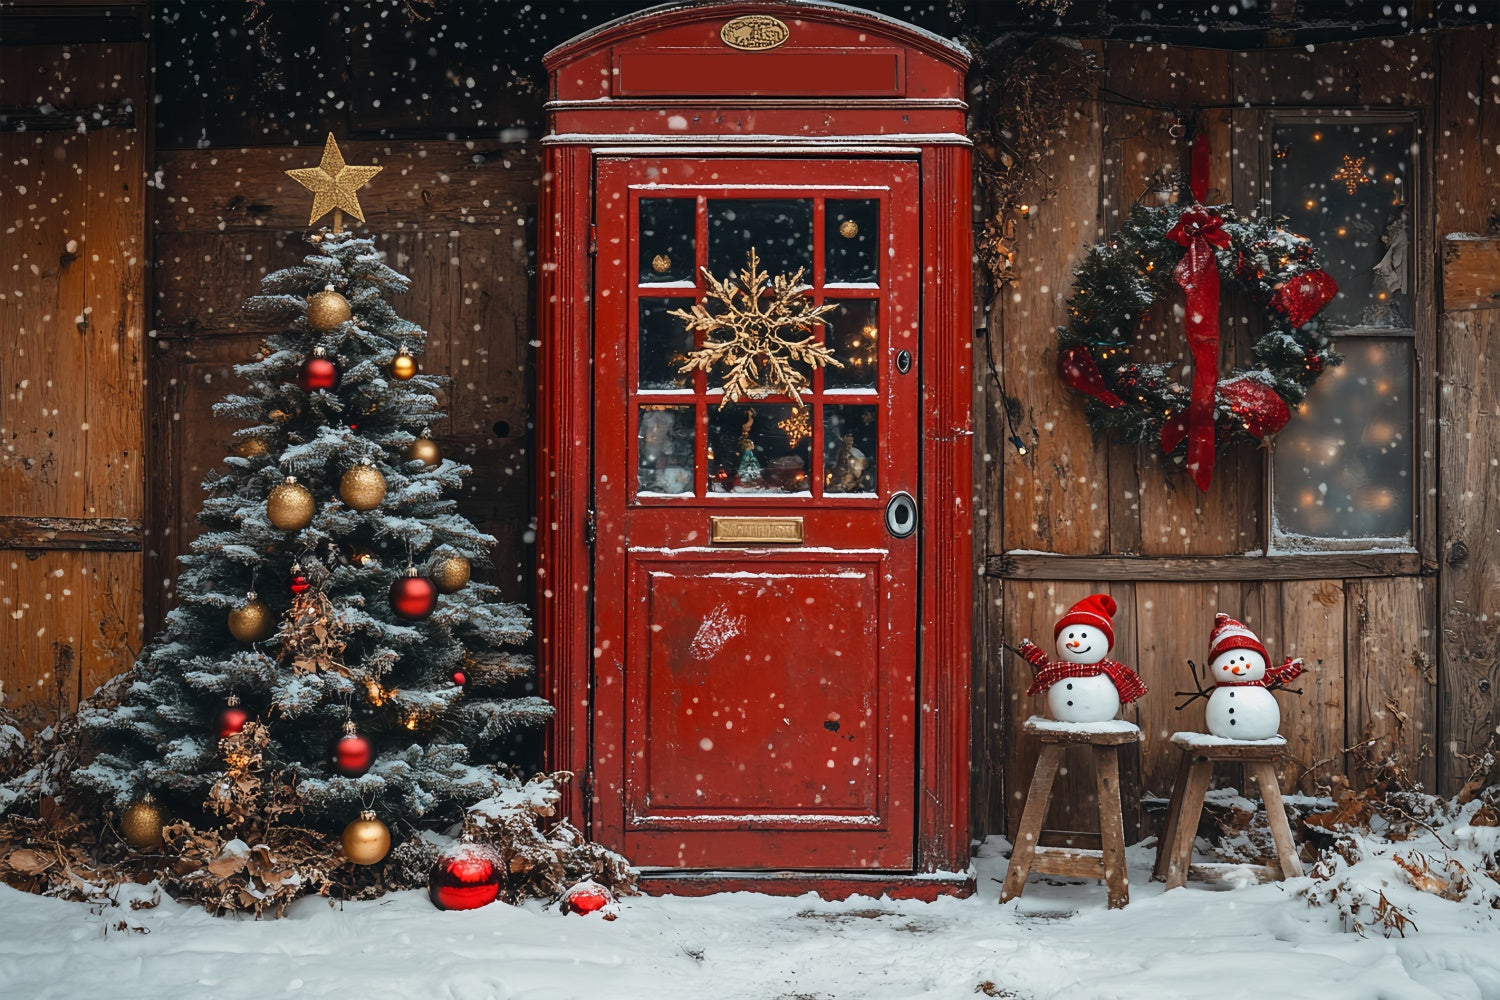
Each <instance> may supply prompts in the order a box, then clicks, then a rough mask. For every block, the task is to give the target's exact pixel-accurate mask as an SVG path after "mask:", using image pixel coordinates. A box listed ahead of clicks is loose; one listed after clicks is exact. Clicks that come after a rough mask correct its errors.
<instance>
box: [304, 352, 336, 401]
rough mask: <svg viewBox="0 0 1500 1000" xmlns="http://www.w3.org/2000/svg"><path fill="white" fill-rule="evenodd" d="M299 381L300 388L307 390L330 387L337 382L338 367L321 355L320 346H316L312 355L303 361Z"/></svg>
mask: <svg viewBox="0 0 1500 1000" xmlns="http://www.w3.org/2000/svg"><path fill="white" fill-rule="evenodd" d="M300 381H301V383H302V388H304V389H306V390H307V391H308V392H316V391H317V390H319V389H332V388H333V387H334V386H336V385H338V384H339V367H338V365H336V364H334V363H333V362H332V361H330V360H328V359H327V358H325V357H323V350H322V348H318V349H317V350H316V352H315V353H314V354H313V356H312V357H310V358H308V359H307V360H306V361H305V362H303V364H302V378H301V380H300Z"/></svg>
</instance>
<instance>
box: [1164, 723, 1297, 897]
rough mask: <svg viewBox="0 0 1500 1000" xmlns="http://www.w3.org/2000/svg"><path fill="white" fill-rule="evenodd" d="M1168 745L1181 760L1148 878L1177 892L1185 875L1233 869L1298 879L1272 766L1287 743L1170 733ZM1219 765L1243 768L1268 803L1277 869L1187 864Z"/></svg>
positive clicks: (1271, 878)
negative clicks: (1178, 750)
mask: <svg viewBox="0 0 1500 1000" xmlns="http://www.w3.org/2000/svg"><path fill="white" fill-rule="evenodd" d="M1172 742H1173V743H1175V744H1177V745H1178V746H1179V747H1181V748H1182V760H1181V761H1180V762H1179V763H1178V765H1177V780H1176V781H1175V782H1174V783H1173V785H1172V802H1171V804H1170V805H1169V806H1168V807H1167V828H1166V829H1165V830H1163V831H1162V834H1161V837H1160V838H1159V839H1158V840H1157V842H1156V865H1155V867H1154V868H1152V870H1151V878H1152V879H1153V880H1155V881H1158V882H1160V881H1163V880H1165V881H1166V883H1167V888H1168V889H1175V888H1177V887H1178V886H1180V885H1186V884H1187V879H1188V875H1189V874H1192V875H1195V876H1199V877H1212V876H1214V875H1217V874H1219V873H1222V872H1225V871H1228V870H1231V869H1236V870H1243V869H1249V870H1250V871H1252V872H1254V873H1255V875H1256V876H1257V877H1258V878H1259V879H1260V880H1262V881H1274V880H1276V879H1282V878H1295V877H1297V876H1298V875H1301V874H1302V861H1301V859H1300V858H1298V857H1297V848H1296V845H1295V844H1293V843H1292V828H1291V826H1289V825H1288V824H1287V821H1286V807H1285V806H1284V805H1282V802H1281V784H1280V782H1279V781H1278V780H1277V778H1276V764H1277V763H1278V762H1279V761H1280V760H1281V758H1282V757H1283V756H1284V755H1285V754H1286V740H1285V739H1284V738H1283V737H1280V736H1273V737H1272V738H1271V739H1268V740H1227V739H1224V738H1222V737H1219V736H1210V735H1209V734H1207V733H1174V734H1173V735H1172ZM1221 760H1222V761H1229V762H1230V763H1236V764H1244V765H1245V771H1246V773H1247V774H1248V775H1249V776H1250V777H1252V778H1254V779H1255V781H1256V783H1257V784H1259V785H1260V797H1261V798H1262V799H1263V800H1264V801H1265V804H1266V820H1267V821H1268V822H1269V823H1270V824H1271V837H1272V839H1273V840H1275V842H1276V856H1277V858H1278V859H1279V860H1280V864H1278V865H1236V864H1225V863H1222V862H1216V863H1212V864H1204V865H1194V864H1192V863H1191V862H1192V857H1193V840H1194V838H1196V837H1197V835H1198V819H1199V817H1200V816H1201V815H1202V813H1203V797H1204V796H1205V795H1206V794H1208V783H1209V779H1210V778H1212V777H1213V770H1214V763H1215V762H1216V761H1221Z"/></svg>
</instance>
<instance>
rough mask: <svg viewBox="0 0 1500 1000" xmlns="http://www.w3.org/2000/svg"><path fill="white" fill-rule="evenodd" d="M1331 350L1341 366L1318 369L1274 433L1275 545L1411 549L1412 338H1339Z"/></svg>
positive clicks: (1286, 546)
mask: <svg viewBox="0 0 1500 1000" xmlns="http://www.w3.org/2000/svg"><path fill="white" fill-rule="evenodd" d="M1338 346H1339V351H1340V352H1341V353H1342V354H1343V355H1344V363H1343V364H1342V365H1340V366H1338V367H1337V368H1331V369H1329V370H1328V371H1326V372H1324V373H1323V376H1322V378H1320V379H1318V381H1317V383H1316V384H1315V385H1314V386H1313V388H1312V391H1311V392H1309V393H1308V395H1307V399H1306V401H1305V402H1304V403H1303V404H1302V406H1301V407H1299V408H1298V409H1299V412H1298V414H1297V416H1295V417H1294V418H1293V419H1292V422H1291V423H1289V424H1287V426H1286V428H1285V429H1284V430H1283V431H1282V432H1281V433H1280V434H1278V435H1277V437H1276V448H1275V464H1274V476H1275V490H1274V494H1275V495H1274V510H1273V514H1274V518H1273V520H1274V526H1275V532H1276V535H1277V539H1278V545H1279V546H1280V547H1283V548H1295V547H1296V545H1297V542H1298V540H1299V539H1319V540H1327V539H1351V540H1354V539H1358V540H1360V542H1361V544H1362V545H1366V546H1376V547H1378V546H1382V545H1383V546H1393V545H1409V544H1410V541H1411V524H1412V502H1413V500H1412V497H1413V488H1412V439H1411V427H1412V352H1413V345H1412V342H1411V341H1410V340H1407V339H1395V338H1391V339H1387V338H1375V337H1368V338H1367V337H1346V338H1344V339H1343V340H1340V341H1339V345H1338ZM1320 547H1326V545H1325V546H1320Z"/></svg>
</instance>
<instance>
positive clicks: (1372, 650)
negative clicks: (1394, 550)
mask: <svg viewBox="0 0 1500 1000" xmlns="http://www.w3.org/2000/svg"><path fill="white" fill-rule="evenodd" d="M1345 590H1346V593H1347V595H1348V601H1347V607H1348V621H1347V624H1346V628H1347V630H1348V637H1349V639H1348V648H1347V650H1346V652H1347V658H1346V660H1345V672H1344V686H1345V690H1346V692H1347V698H1346V702H1347V712H1348V722H1347V725H1346V731H1347V733H1348V736H1349V745H1351V746H1352V745H1353V744H1354V743H1355V742H1356V741H1358V740H1374V741H1375V742H1374V744H1373V746H1372V747H1371V751H1372V753H1371V755H1372V756H1373V757H1374V758H1375V759H1377V760H1380V759H1383V758H1385V757H1387V756H1390V757H1393V758H1394V759H1398V760H1400V761H1402V762H1403V763H1405V764H1407V765H1409V766H1411V767H1412V769H1413V773H1412V776H1413V777H1414V778H1415V779H1416V780H1418V781H1420V782H1422V784H1423V786H1424V787H1426V788H1429V789H1430V788H1434V787H1436V784H1437V762H1436V759H1435V753H1436V751H1437V747H1436V739H1437V685H1438V664H1437V630H1436V629H1434V628H1428V627H1427V626H1426V623H1428V622H1435V621H1436V615H1437V581H1436V580H1433V579H1431V578H1425V577H1415V578H1413V577H1407V578H1405V579H1385V580H1381V579H1371V580H1357V581H1346V582H1345ZM1413 622H1419V623H1422V627H1421V628H1417V629H1414V628H1412V623H1413Z"/></svg>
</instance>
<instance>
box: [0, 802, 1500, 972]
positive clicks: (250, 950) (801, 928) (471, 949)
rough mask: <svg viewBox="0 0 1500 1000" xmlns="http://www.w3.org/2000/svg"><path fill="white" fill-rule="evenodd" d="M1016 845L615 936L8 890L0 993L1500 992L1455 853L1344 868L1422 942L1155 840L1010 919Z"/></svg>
mask: <svg viewBox="0 0 1500 1000" xmlns="http://www.w3.org/2000/svg"><path fill="white" fill-rule="evenodd" d="M1490 829H1493V828H1490ZM1485 835H1488V834H1485ZM1425 839H1427V838H1424V840H1425ZM1450 840H1451V836H1450ZM1004 848H1005V845H1004V844H1003V843H1002V842H998V841H991V842H989V843H988V844H986V845H985V849H984V850H983V851H981V854H982V855H984V856H982V857H981V858H980V859H979V860H978V862H977V871H978V876H979V884H980V891H979V892H978V893H977V894H976V895H975V896H973V897H972V898H969V899H962V900H961V899H943V900H939V901H937V902H935V903H919V902H911V901H900V902H892V901H889V900H872V899H868V898H863V899H858V898H857V899H850V900H847V901H843V902H835V903H828V902H823V901H822V900H819V899H818V898H817V897H815V896H811V895H808V896H802V897H799V898H790V899H788V898H775V897H769V896H756V895H751V894H747V893H726V894H723V895H718V896H711V897H707V898H702V899H673V898H665V899H662V898H650V897H633V898H630V899H627V900H625V901H624V902H623V905H622V908H621V909H622V912H621V915H620V918H619V919H618V920H616V921H614V922H612V923H611V922H605V921H603V920H600V919H598V918H597V917H579V916H563V915H560V914H559V913H558V912H557V911H556V910H553V909H547V908H544V907H543V906H542V905H540V904H531V905H527V906H524V907H510V906H505V905H503V904H494V905H491V906H489V907H486V908H484V909H480V910H474V911H469V912H439V911H437V910H435V909H434V908H433V907H432V905H431V904H430V903H429V902H428V900H427V897H426V895H425V894H424V893H422V892H403V893H397V894H394V895H391V896H387V897H385V898H384V899H380V900H376V901H371V902H360V903H351V904H347V905H342V906H339V907H336V908H335V907H330V906H329V905H328V903H327V902H326V901H324V900H319V899H304V900H301V901H300V902H298V903H297V904H295V905H294V906H293V907H292V908H291V909H290V911H289V913H288V916H287V917H286V918H285V919H282V920H264V921H260V922H256V921H253V920H248V919H239V920H236V919H218V918H214V917H211V916H209V915H207V914H206V913H204V912H203V911H202V910H198V909H195V908H191V907H188V906H185V905H180V904H177V903H174V902H172V901H171V900H169V899H167V900H162V901H161V902H160V905H157V906H154V907H151V908H142V909H133V908H132V904H133V903H135V902H137V901H146V902H149V901H151V900H153V899H158V898H160V897H159V894H157V893H156V892H155V890H154V889H153V888H152V887H146V886H130V887H127V888H126V889H124V890H122V891H120V892H118V893H117V894H116V900H117V905H114V906H109V905H94V906H88V905H84V904H78V903H66V902H60V901H57V900H51V899H43V898H40V897H36V896H29V895H25V894H23V893H20V892H17V891H15V890H12V889H9V888H6V887H4V886H0V996H3V997H5V998H7V1000H41V998H68V1000H72V998H79V997H108V998H111V1000H129V998H133V997H141V998H146V997H150V998H153V1000H161V998H169V1000H171V998H178V997H209V998H215V1000H234V998H256V1000H263V998H266V997H280V996H291V997H374V998H381V997H402V998H408V997H409V998H458V1000H477V998H486V997H495V998H545V1000H568V998H588V1000H622V998H637V997H638V998H651V1000H677V998H681V1000H732V998H756V1000H775V998H781V1000H825V998H835V997H836V998H872V1000H874V998H889V1000H915V998H939V997H942V998H952V1000H959V998H973V997H976V996H979V997H982V996H984V995H986V994H989V995H992V996H1002V997H1013V998H1035V1000H1042V998H1050V997H1056V998H1067V1000H1089V998H1108V1000H1126V998H1136V997H1139V998H1142V1000H1171V998H1179V997H1181V998H1199V997H1202V998H1208V997H1212V998H1215V1000H1231V998H1236V997H1245V998H1251V997H1253V998H1277V1000H1287V998H1303V997H1306V998H1317V1000H1344V998H1350V1000H1352V998H1370V1000H1376V998H1380V1000H1417V998H1421V1000H1469V998H1490V997H1493V998H1500V919H1497V918H1500V911H1497V910H1495V909H1492V908H1491V907H1490V906H1489V905H1486V904H1485V903H1483V902H1452V901H1448V900H1444V899H1441V898H1439V897H1437V896H1435V895H1432V894H1430V893H1424V892H1421V891H1419V890H1418V889H1416V888H1414V887H1412V886H1411V885H1409V884H1408V883H1407V882H1406V880H1405V879H1403V878H1402V877H1401V875H1400V872H1399V870H1398V869H1397V868H1396V867H1395V866H1394V864H1392V863H1391V861H1390V860H1389V857H1388V856H1387V855H1388V853H1389V851H1391V850H1396V849H1399V850H1403V851H1408V852H1409V851H1410V850H1413V849H1418V850H1437V849H1438V845H1436V844H1428V843H1424V842H1423V840H1415V841H1408V842H1405V843H1402V844H1397V845H1391V844H1389V843H1386V844H1384V845H1383V846H1380V847H1377V848H1374V849H1372V850H1370V851H1369V852H1368V853H1367V857H1366V859H1365V860H1363V861H1361V862H1360V863H1359V864H1357V865H1356V866H1354V867H1353V868H1351V869H1348V870H1347V872H1346V873H1341V874H1348V875H1349V876H1350V879H1351V882H1353V883H1355V884H1358V885H1363V886H1366V887H1369V888H1370V889H1380V890H1382V891H1384V892H1385V893H1386V895H1387V897H1388V898H1389V899H1390V900H1391V901H1392V902H1393V903H1395V904H1397V905H1399V906H1402V907H1404V908H1406V909H1408V911H1409V912H1410V913H1411V917H1412V920H1413V921H1414V922H1415V923H1416V925H1417V926H1418V928H1419V929H1417V930H1413V929H1411V928H1408V929H1407V936H1406V937H1405V938H1401V937H1399V936H1397V937H1392V938H1386V937H1384V936H1382V935H1381V934H1380V933H1379V930H1378V929H1376V930H1373V931H1370V930H1367V931H1366V934H1365V935H1363V936H1362V935H1361V934H1358V933H1351V932H1348V931H1346V930H1344V929H1343V928H1342V925H1341V917H1340V915H1339V913H1338V911H1337V909H1336V907H1333V906H1326V905H1325V906H1319V907H1310V906H1308V904H1307V902H1306V901H1305V900H1304V899H1303V898H1302V897H1301V896H1300V895H1299V894H1298V893H1297V891H1296V890H1297V889H1298V888H1299V887H1306V886H1307V885H1308V884H1309V880H1308V879H1298V880H1294V881H1292V882H1289V883H1285V884H1282V885H1274V884H1273V885H1240V886H1233V885H1229V884H1226V883H1216V884H1215V885H1214V886H1205V885H1203V884H1199V883H1190V884H1189V885H1188V886H1187V887H1186V888H1184V889H1178V890H1175V891H1173V892H1171V893H1164V892H1163V891H1162V886H1161V884H1160V883H1153V882H1150V881H1148V876H1149V868H1150V864H1151V861H1152V857H1153V855H1152V852H1151V851H1150V850H1149V849H1148V848H1146V847H1139V846H1138V847H1135V848H1132V849H1131V870H1130V882H1131V886H1130V888H1131V903H1130V906H1129V907H1128V908H1126V909H1124V910H1118V911H1109V910H1107V909H1105V906H1104V891H1103V888H1102V886H1100V885H1099V884H1098V883H1096V882H1083V881H1074V882H1071V883H1069V882H1068V880H1057V879H1051V880H1043V879H1041V878H1038V877H1033V878H1032V880H1031V882H1030V884H1029V885H1028V887H1027V889H1026V893H1025V895H1024V896H1023V897H1022V898H1021V899H1020V900H1019V901H1017V902H1014V903H1011V904H1009V905H1006V906H1000V905H998V904H997V903H996V900H997V898H998V895H999V881H998V880H999V879H1000V878H1001V877H1002V876H1003V875H1004V871H1005V864H1006V862H1005V860H1004V858H1003V857H1001V856H1000V852H1001V851H1002V850H1003V849H1004ZM1060 883H1066V884H1060Z"/></svg>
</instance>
